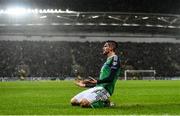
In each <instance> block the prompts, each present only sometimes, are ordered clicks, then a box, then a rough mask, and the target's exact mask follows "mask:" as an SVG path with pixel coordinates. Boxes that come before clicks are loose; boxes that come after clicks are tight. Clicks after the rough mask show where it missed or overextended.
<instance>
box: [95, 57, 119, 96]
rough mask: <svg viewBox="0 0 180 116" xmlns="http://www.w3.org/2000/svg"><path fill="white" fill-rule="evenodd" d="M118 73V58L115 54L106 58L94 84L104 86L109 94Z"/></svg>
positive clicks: (111, 92) (112, 90)
mask: <svg viewBox="0 0 180 116" xmlns="http://www.w3.org/2000/svg"><path fill="white" fill-rule="evenodd" d="M119 74H120V58H119V57H118V56H117V55H114V56H112V57H109V58H107V60H106V62H105V63H104V64H103V66H102V68H101V71H100V76H99V79H98V81H97V85H96V86H102V87H104V88H105V89H106V90H107V91H108V92H109V94H110V95H112V94H113V92H114V87H115V83H116V81H117V79H118V77H119Z"/></svg>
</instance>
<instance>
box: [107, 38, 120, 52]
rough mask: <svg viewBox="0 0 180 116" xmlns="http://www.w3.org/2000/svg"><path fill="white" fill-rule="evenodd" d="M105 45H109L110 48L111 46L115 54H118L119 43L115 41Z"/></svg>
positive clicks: (108, 41) (109, 41)
mask: <svg viewBox="0 0 180 116" xmlns="http://www.w3.org/2000/svg"><path fill="white" fill-rule="evenodd" d="M105 43H108V44H109V46H111V47H112V48H113V51H114V52H117V49H118V43H117V42H116V41H114V40H107V41H106V42H105Z"/></svg>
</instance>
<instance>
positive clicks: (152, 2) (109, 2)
mask: <svg viewBox="0 0 180 116" xmlns="http://www.w3.org/2000/svg"><path fill="white" fill-rule="evenodd" d="M12 6H20V7H24V8H26V9H27V10H24V9H22V10H23V11H21V13H24V12H25V11H27V12H28V13H29V14H28V15H26V16H24V17H18V16H10V15H8V14H11V13H14V12H15V10H8V7H12ZM179 6H180V0H0V8H1V9H0V34H1V35H2V34H25V35H37V34H39V33H41V34H42V35H43V34H47V33H48V34H49V35H54V33H58V32H77V31H78V32H88V33H91V32H110V33H112V32H116V33H119V32H123V33H124V32H128V33H150V34H153V35H154V34H163V35H167V36H169V35H170V36H177V37H179V36H180V33H179V31H180V7H179ZM16 10H17V9H16Z"/></svg>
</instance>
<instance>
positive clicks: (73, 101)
mask: <svg viewBox="0 0 180 116" xmlns="http://www.w3.org/2000/svg"><path fill="white" fill-rule="evenodd" d="M70 102H71V105H72V106H76V105H79V102H78V100H77V99H75V98H72V99H71V101H70Z"/></svg>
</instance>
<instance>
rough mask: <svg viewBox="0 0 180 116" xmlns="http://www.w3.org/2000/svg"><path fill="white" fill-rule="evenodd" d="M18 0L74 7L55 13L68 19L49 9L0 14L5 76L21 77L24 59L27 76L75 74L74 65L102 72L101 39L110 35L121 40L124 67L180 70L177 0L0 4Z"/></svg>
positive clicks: (0, 70) (166, 73) (166, 74)
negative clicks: (37, 13)
mask: <svg viewBox="0 0 180 116" xmlns="http://www.w3.org/2000/svg"><path fill="white" fill-rule="evenodd" d="M16 5H18V6H23V7H25V8H31V9H61V10H62V11H67V9H68V10H70V11H75V12H76V13H74V14H73V13H72V14H73V15H71V13H62V14H61V13H60V14H57V15H60V16H61V15H62V16H63V18H64V19H58V18H57V17H56V14H51V13H50V14H48V13H47V18H46V19H39V20H37V19H36V17H34V16H32V17H31V16H28V17H26V18H22V19H18V18H17V17H8V16H6V15H5V16H4V15H3V14H1V15H0V19H1V20H0V77H2V78H10V79H13V78H15V77H17V76H18V75H19V74H18V70H19V68H21V66H22V65H26V66H25V67H26V68H27V67H28V71H27V72H28V74H27V76H29V77H51V78H50V79H53V78H54V77H55V78H56V77H58V78H60V79H64V78H67V77H73V76H75V75H76V74H75V73H77V72H75V70H76V69H77V70H79V73H81V75H82V76H84V77H87V76H89V75H90V76H93V77H98V73H99V72H98V71H99V70H100V69H99V68H100V67H101V65H102V63H103V61H104V60H105V58H104V57H103V56H102V54H100V53H101V47H102V42H103V41H104V40H107V39H108V38H109V39H115V40H117V41H118V43H119V46H120V47H119V55H120V56H121V57H122V64H123V69H122V70H123V71H124V70H125V69H135V70H156V71H157V75H156V76H157V77H160V79H165V78H168V79H170V78H172V77H179V76H180V60H179V56H180V44H179V34H180V33H179V31H180V30H179V28H180V18H179V13H180V7H179V6H180V1H179V0H0V9H6V8H7V7H9V6H16ZM42 16H44V15H42V14H40V16H39V17H42ZM96 17H97V18H96ZM33 18H34V20H31V19H33ZM26 21H27V22H28V23H30V24H32V25H34V26H27V25H26ZM39 23H40V24H42V25H39ZM56 24H57V25H56ZM127 24H130V25H127ZM133 24H137V25H133ZM38 25H39V26H38ZM91 38H93V39H91ZM94 38H100V39H97V40H99V41H97V40H96V39H94ZM103 38H105V39H103ZM147 38H148V39H147ZM154 38H157V39H154ZM139 39H140V40H141V41H140V42H139ZM94 40H95V41H94ZM122 40H123V41H122ZM121 76H122V77H123V72H122V74H121Z"/></svg>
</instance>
